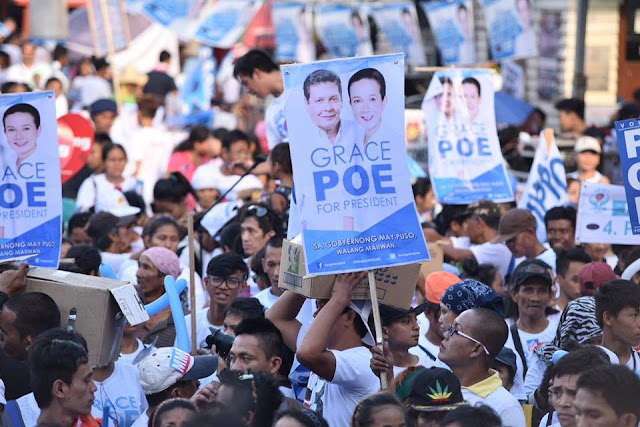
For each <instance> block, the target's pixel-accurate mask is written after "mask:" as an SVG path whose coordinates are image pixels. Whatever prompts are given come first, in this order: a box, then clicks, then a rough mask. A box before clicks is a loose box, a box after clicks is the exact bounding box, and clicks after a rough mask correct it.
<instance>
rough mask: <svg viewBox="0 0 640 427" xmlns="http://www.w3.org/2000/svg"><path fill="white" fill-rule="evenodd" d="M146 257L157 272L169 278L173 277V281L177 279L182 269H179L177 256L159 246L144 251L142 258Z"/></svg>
mask: <svg viewBox="0 0 640 427" xmlns="http://www.w3.org/2000/svg"><path fill="white" fill-rule="evenodd" d="M143 255H146V256H147V257H149V259H150V260H151V262H153V263H154V264H155V266H156V268H157V269H158V270H160V271H161V272H162V273H164V274H168V275H169V276H173V278H174V279H177V278H178V276H179V275H180V273H181V272H182V269H181V268H180V260H179V259H178V255H176V254H175V253H173V252H171V251H170V250H169V249H167V248H163V247H160V246H155V247H153V248H149V249H147V250H146V251H144V252H142V255H140V256H143Z"/></svg>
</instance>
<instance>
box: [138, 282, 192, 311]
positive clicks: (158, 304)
mask: <svg viewBox="0 0 640 427" xmlns="http://www.w3.org/2000/svg"><path fill="white" fill-rule="evenodd" d="M168 277H170V276H168ZM172 279H173V278H172ZM175 286H176V291H177V292H178V295H180V294H181V293H182V292H183V291H184V290H185V289H186V288H187V281H186V280H185V279H184V278H183V279H180V280H178V281H177V282H176V284H175ZM168 306H169V295H168V294H167V293H164V294H163V295H162V296H161V297H160V298H158V299H157V300H155V301H154V302H152V303H149V304H147V305H145V306H144V308H145V309H146V310H147V314H148V315H149V317H151V316H153V315H154V314H157V313H159V312H161V311H162V310H164V309H165V308H167V307H168Z"/></svg>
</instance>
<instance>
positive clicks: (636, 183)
mask: <svg viewBox="0 0 640 427" xmlns="http://www.w3.org/2000/svg"><path fill="white" fill-rule="evenodd" d="M615 125H616V136H617V137H618V152H619V153H620V166H622V173H623V178H624V192H625V194H626V195H627V204H628V205H629V220H630V221H631V231H632V232H633V234H640V218H639V217H638V215H639V214H640V180H639V179H638V177H639V175H638V171H639V170H640V158H638V150H639V149H640V120H638V119H629V120H620V121H618V122H616V123H615Z"/></svg>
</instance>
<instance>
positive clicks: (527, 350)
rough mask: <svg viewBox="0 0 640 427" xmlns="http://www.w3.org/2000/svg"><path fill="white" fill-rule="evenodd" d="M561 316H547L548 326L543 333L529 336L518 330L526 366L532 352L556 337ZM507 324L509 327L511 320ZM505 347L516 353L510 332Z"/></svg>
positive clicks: (557, 314) (529, 361) (556, 314)
mask: <svg viewBox="0 0 640 427" xmlns="http://www.w3.org/2000/svg"><path fill="white" fill-rule="evenodd" d="M561 316H562V313H554V314H550V315H549V316H547V320H548V321H549V324H548V325H547V327H546V328H545V329H544V331H542V332H539V333H537V334H530V333H529V332H524V331H522V330H520V329H518V335H520V342H521V343H522V349H523V350H524V354H525V357H526V359H527V366H529V365H530V364H531V360H532V356H533V351H534V350H535V349H537V348H539V347H542V346H543V345H545V344H547V343H549V342H551V341H552V340H553V338H554V337H555V336H556V331H557V329H558V323H559V322H560V317H561ZM507 323H508V324H509V326H511V324H512V323H513V320H511V319H509V320H507ZM505 347H509V348H510V349H511V350H513V352H514V353H517V350H516V346H515V344H514V343H513V337H512V336H511V330H509V337H508V338H507V342H506V343H505Z"/></svg>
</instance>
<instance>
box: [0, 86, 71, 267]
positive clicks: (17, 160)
mask: <svg viewBox="0 0 640 427" xmlns="http://www.w3.org/2000/svg"><path fill="white" fill-rule="evenodd" d="M0 113H1V114H2V124H3V132H2V137H0V170H1V171H2V179H1V180H0V219H1V220H0V259H7V258H13V257H19V256H24V255H30V254H39V255H38V256H37V257H35V258H32V259H31V261H30V263H31V264H32V265H38V266H42V267H49V268H57V267H58V259H59V257H60V239H61V232H62V191H61V189H62V184H61V183H60V157H59V155H58V130H57V123H56V111H55V93H54V92H50V91H49V92H32V93H24V94H15V95H0Z"/></svg>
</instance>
